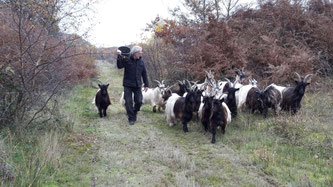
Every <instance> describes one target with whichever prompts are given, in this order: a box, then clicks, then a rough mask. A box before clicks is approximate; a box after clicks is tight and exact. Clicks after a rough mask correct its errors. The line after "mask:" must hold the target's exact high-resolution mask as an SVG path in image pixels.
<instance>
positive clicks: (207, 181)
mask: <svg viewBox="0 0 333 187" xmlns="http://www.w3.org/2000/svg"><path fill="white" fill-rule="evenodd" d="M97 67H98V72H99V73H100V75H99V76H100V78H101V80H103V81H105V80H106V79H110V86H109V94H110V97H111V98H112V105H111V106H110V107H109V109H108V111H107V114H108V116H107V117H106V118H99V117H98V114H97V109H96V107H95V106H94V105H92V104H91V101H92V98H93V97H94V94H95V93H96V89H93V88H91V87H90V86H89V85H87V84H86V85H81V86H78V87H77V88H75V90H74V91H73V93H71V95H70V96H69V100H71V101H72V102H71V103H70V104H68V105H66V106H64V110H65V111H68V116H69V117H70V118H71V119H72V120H73V122H74V127H73V134H72V135H70V136H68V137H67V138H66V140H65V142H66V143H67V145H68V147H69V149H68V152H67V153H66V154H65V155H66V156H65V159H64V160H65V161H64V163H63V164H64V166H63V168H65V169H64V170H61V172H59V173H57V174H56V175H57V177H56V178H58V183H59V184H68V185H71V184H72V185H79V186H221V185H222V186H280V185H283V184H285V181H288V180H294V181H297V180H298V178H297V180H296V179H285V180H283V176H282V177H281V178H279V176H280V175H281V173H282V174H283V172H284V171H283V170H282V171H280V170H279V171H276V172H275V171H273V172H272V173H270V172H268V171H267V169H266V168H267V167H263V166H262V164H267V163H266V160H265V159H266V157H265V154H266V152H265V149H264V152H265V153H264V154H263V155H264V157H263V158H262V157H261V156H262V154H261V152H260V151H261V150H262V147H263V145H262V144H264V143H265V142H264V143H262V142H259V143H258V142H257V141H258V140H259V139H261V134H260V131H259V132H258V133H256V131H254V130H253V128H254V127H253V126H247V127H245V130H244V131H242V132H238V131H239V130H240V129H242V128H244V127H243V126H244V125H241V124H240V123H237V122H236V123H231V124H230V127H227V129H226V135H225V136H222V134H221V132H219V133H218V135H217V142H216V144H215V145H212V144H211V143H210V139H211V134H210V133H205V132H204V130H203V128H202V127H201V124H200V123H197V122H191V123H190V124H189V131H190V132H189V133H184V132H183V131H182V127H181V125H176V126H174V127H169V126H168V125H167V124H166V122H165V119H164V114H163V113H158V112H157V113H153V112H152V109H151V107H150V106H144V107H143V109H142V111H140V112H139V114H138V120H137V123H136V124H135V125H134V126H130V125H128V122H127V116H126V114H125V109H124V108H123V106H121V105H120V104H119V98H120V95H121V92H122V90H123V88H122V86H121V85H122V70H117V69H115V68H114V65H112V64H109V63H106V62H103V61H98V63H97ZM243 121H248V123H252V122H249V120H245V119H243ZM259 121H260V120H259ZM261 121H262V120H261ZM253 123H254V122H253ZM255 128H258V127H255ZM255 130H257V129H255ZM238 133H239V134H238ZM249 134H250V135H249ZM329 135H330V136H331V134H329ZM242 136H244V137H247V138H243V137H242ZM268 137H270V136H268V135H265V134H263V137H262V139H263V140H266V139H267V138H268ZM265 138H266V139H265ZM250 139H251V140H253V142H256V143H252V144H251V143H248V142H245V141H249V140H250ZM274 141H275V140H274ZM241 148H242V149H244V150H245V151H243V150H241ZM273 148H274V147H273ZM273 148H272V149H273ZM278 148H280V147H278ZM267 150H268V151H267V152H268V153H267V155H268V159H270V156H271V155H270V153H272V152H274V150H269V149H268V148H267ZM257 153H258V154H259V156H258V157H259V158H258V157H256V155H257ZM330 153H331V152H329V154H330ZM267 155H266V156H267ZM277 155H278V154H277ZM254 157H255V158H254ZM257 162H259V164H256V163H257ZM272 163H273V164H278V163H275V161H272ZM328 164H330V163H328ZM325 166H326V165H325ZM276 167H278V168H279V166H276ZM327 167H329V165H328V166H327ZM328 171H331V170H330V169H328ZM332 173H333V172H332ZM289 175H290V174H289ZM276 177H278V178H276ZM324 177H325V175H324ZM327 178H329V177H326V178H324V179H325V180H326V179H327ZM281 182H282V183H281ZM296 183H297V182H296Z"/></svg>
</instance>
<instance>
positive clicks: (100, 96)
mask: <svg viewBox="0 0 333 187" xmlns="http://www.w3.org/2000/svg"><path fill="white" fill-rule="evenodd" d="M98 86H99V88H100V89H99V90H98V92H97V93H96V97H95V104H96V106H97V108H98V114H99V116H100V117H101V118H102V117H103V116H106V110H107V108H108V106H109V105H110V104H111V102H110V98H109V94H108V86H109V84H98Z"/></svg>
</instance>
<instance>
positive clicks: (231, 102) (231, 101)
mask: <svg viewBox="0 0 333 187" xmlns="http://www.w3.org/2000/svg"><path fill="white" fill-rule="evenodd" d="M238 90H239V88H233V87H229V88H228V95H227V99H226V101H225V103H226V104H227V106H228V108H229V110H230V112H231V115H232V117H236V116H237V104H236V96H235V93H236V92H237V91H238Z"/></svg>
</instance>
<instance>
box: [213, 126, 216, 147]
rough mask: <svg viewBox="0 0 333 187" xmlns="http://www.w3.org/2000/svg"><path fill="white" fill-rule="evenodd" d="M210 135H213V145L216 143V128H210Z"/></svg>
mask: <svg viewBox="0 0 333 187" xmlns="http://www.w3.org/2000/svg"><path fill="white" fill-rule="evenodd" d="M212 134H213V136H212V143H215V142H216V140H215V135H216V127H215V126H214V127H213V128H212Z"/></svg>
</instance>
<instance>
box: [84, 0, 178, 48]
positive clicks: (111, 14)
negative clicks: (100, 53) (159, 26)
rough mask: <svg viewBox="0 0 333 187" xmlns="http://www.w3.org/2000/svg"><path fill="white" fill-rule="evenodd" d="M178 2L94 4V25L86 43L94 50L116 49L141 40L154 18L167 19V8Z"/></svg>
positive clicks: (143, 0) (119, 0)
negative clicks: (102, 48) (92, 46)
mask: <svg viewBox="0 0 333 187" xmlns="http://www.w3.org/2000/svg"><path fill="white" fill-rule="evenodd" d="M178 4H179V0H101V2H100V3H99V4H97V5H96V19H95V20H96V21H97V23H96V26H94V27H93V29H92V30H91V32H90V34H89V35H90V36H89V37H88V41H89V42H90V43H92V44H93V45H95V46H96V47H113V46H115V47H118V46H122V45H128V44H131V43H134V42H138V41H140V40H141V36H140V35H141V34H142V33H143V32H144V31H143V30H144V29H145V28H146V26H147V23H150V22H151V21H152V20H154V19H155V18H156V16H157V15H159V16H161V17H162V18H167V17H170V15H169V12H168V8H173V7H175V6H176V5H178Z"/></svg>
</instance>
